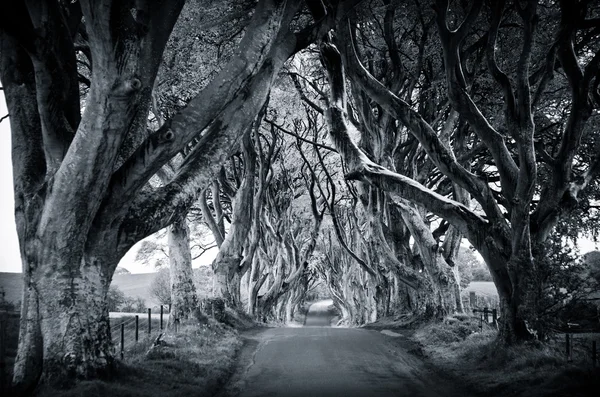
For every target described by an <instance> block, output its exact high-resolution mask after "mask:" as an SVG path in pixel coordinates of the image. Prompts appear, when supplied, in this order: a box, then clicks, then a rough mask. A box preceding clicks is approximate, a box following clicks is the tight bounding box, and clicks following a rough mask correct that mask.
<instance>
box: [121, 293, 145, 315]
mask: <svg viewBox="0 0 600 397" xmlns="http://www.w3.org/2000/svg"><path fill="white" fill-rule="evenodd" d="M147 307H148V306H147V305H146V301H145V300H144V299H143V298H140V297H139V296H138V297H135V298H132V297H129V296H128V297H125V300H124V301H123V303H122V304H121V306H120V307H119V311H121V312H126V313H144V312H146V309H147Z"/></svg>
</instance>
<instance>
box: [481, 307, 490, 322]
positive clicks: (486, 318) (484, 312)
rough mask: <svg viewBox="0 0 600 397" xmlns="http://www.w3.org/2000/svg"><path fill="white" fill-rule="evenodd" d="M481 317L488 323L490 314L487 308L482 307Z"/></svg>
mask: <svg viewBox="0 0 600 397" xmlns="http://www.w3.org/2000/svg"><path fill="white" fill-rule="evenodd" d="M483 318H485V323H486V324H487V323H489V322H490V314H489V312H488V308H487V307H484V308H483Z"/></svg>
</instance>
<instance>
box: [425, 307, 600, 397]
mask: <svg viewBox="0 0 600 397" xmlns="http://www.w3.org/2000/svg"><path fill="white" fill-rule="evenodd" d="M496 336H497V331H496V329H495V328H494V327H493V326H490V325H487V324H483V327H482V329H481V330H480V328H479V320H478V319H476V318H472V317H470V316H464V315H461V316H452V317H448V318H446V319H445V320H444V321H443V322H441V323H439V322H438V323H432V324H428V325H426V326H424V327H421V328H420V329H418V330H417V331H416V332H415V333H414V335H413V337H414V339H415V340H416V341H418V342H419V343H420V344H421V346H422V348H423V351H424V352H425V353H426V355H427V356H428V358H429V361H430V362H431V363H432V364H433V365H434V366H436V367H437V368H439V369H440V370H442V371H443V372H445V373H447V374H451V375H453V376H455V377H457V378H458V379H460V380H461V381H462V382H463V383H465V384H466V385H468V386H470V388H471V389H472V390H473V391H474V394H477V395H486V396H531V397H537V396H574V397H575V396H588V395H589V396H596V395H600V372H599V370H598V369H593V368H592V366H591V358H590V357H589V355H587V354H586V352H585V350H584V349H582V348H581V347H580V348H578V349H577V348H576V349H575V351H574V352H573V361H572V362H567V359H566V356H565V351H564V341H563V343H560V340H561V339H560V338H557V339H555V340H551V341H548V342H544V343H541V342H537V341H533V342H529V343H524V344H521V345H517V346H511V347H501V346H500V345H499V344H498V343H497V341H496ZM588 342H589V344H590V345H591V341H589V340H588ZM582 343H583V342H582ZM586 343H587V342H586ZM575 345H576V344H575Z"/></svg>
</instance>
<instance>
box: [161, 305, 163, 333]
mask: <svg viewBox="0 0 600 397" xmlns="http://www.w3.org/2000/svg"><path fill="white" fill-rule="evenodd" d="M160 330H161V331H162V330H163V305H160Z"/></svg>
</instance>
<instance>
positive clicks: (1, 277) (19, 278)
mask: <svg viewBox="0 0 600 397" xmlns="http://www.w3.org/2000/svg"><path fill="white" fill-rule="evenodd" d="M155 275H156V273H139V274H116V275H115V276H114V277H113V282H112V285H114V286H116V287H117V288H119V289H120V290H121V291H123V293H124V294H125V295H126V296H129V297H132V298H137V297H140V298H142V299H144V300H145V301H146V304H147V305H148V306H150V307H151V306H156V305H158V302H156V299H155V298H154V297H152V296H151V294H150V283H152V280H153V279H154V276H155ZM0 288H2V289H3V290H4V292H5V293H6V297H5V299H6V300H7V301H9V302H20V301H21V291H22V288H23V274H22V273H0Z"/></svg>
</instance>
